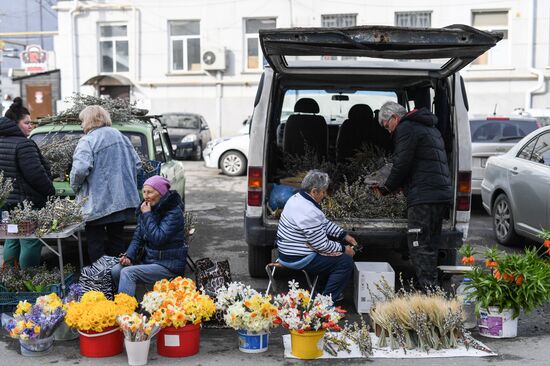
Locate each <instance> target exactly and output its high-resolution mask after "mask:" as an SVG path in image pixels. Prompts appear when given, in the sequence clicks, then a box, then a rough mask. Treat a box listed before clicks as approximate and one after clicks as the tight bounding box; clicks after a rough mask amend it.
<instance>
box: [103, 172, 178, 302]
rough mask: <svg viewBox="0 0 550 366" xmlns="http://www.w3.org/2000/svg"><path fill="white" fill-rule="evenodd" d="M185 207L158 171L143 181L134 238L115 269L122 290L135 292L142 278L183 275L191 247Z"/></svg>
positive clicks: (117, 281)
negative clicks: (157, 173)
mask: <svg viewBox="0 0 550 366" xmlns="http://www.w3.org/2000/svg"><path fill="white" fill-rule="evenodd" d="M183 210H184V207H183V202H182V201H181V197H180V195H179V194H178V192H176V191H171V190H170V182H169V181H168V179H166V178H164V177H161V176H158V175H155V176H153V177H151V178H149V179H147V180H146V181H145V183H143V203H142V204H141V206H140V208H139V210H138V224H137V227H136V231H135V233H134V238H133V239H132V242H131V243H130V246H129V247H128V251H127V252H126V253H124V255H122V256H121V257H120V264H118V265H117V266H115V267H113V269H112V270H111V274H112V276H113V282H114V283H115V285H118V291H119V292H124V293H126V294H128V295H131V296H134V295H135V292H136V284H137V283H138V282H142V283H154V282H156V281H158V280H161V279H163V278H166V279H170V278H172V277H177V276H183V274H184V270H185V263H186V258H187V250H188V246H187V244H186V243H185V220H184V218H183ZM140 253H142V257H143V258H140ZM138 263H141V264H138Z"/></svg>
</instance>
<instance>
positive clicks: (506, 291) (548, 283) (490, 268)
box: [467, 246, 550, 318]
mask: <svg viewBox="0 0 550 366" xmlns="http://www.w3.org/2000/svg"><path fill="white" fill-rule="evenodd" d="M544 248H545V247H544V246H542V247H541V249H544ZM539 250H540V249H539ZM539 250H537V249H535V248H528V249H525V251H524V253H518V254H505V253H502V252H499V251H498V250H496V249H491V250H489V251H487V253H486V257H487V259H488V260H487V261H486V262H485V268H482V267H478V266H476V267H474V268H473V269H472V271H471V272H470V273H469V274H468V277H469V278H470V279H471V281H470V282H469V284H468V285H467V288H469V289H472V292H471V297H472V298H475V301H476V308H477V310H478V311H479V308H480V307H482V308H485V309H487V308H488V307H489V306H496V307H498V308H499V311H502V310H504V309H512V310H513V312H514V318H515V317H518V316H519V313H520V311H521V309H523V310H524V311H525V312H526V313H528V312H530V311H531V310H533V309H534V308H535V307H537V306H540V305H541V304H543V303H544V302H545V301H549V300H550V266H548V263H547V262H548V260H547V259H545V258H544V257H543V256H544V253H543V254H542V255H540V254H539Z"/></svg>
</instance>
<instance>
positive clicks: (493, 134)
mask: <svg viewBox="0 0 550 366" xmlns="http://www.w3.org/2000/svg"><path fill="white" fill-rule="evenodd" d="M539 127H540V125H539V124H538V122H537V120H536V119H534V118H524V117H511V118H509V117H496V116H491V117H486V118H472V119H470V133H471V136H472V194H473V195H480V194H481V181H482V180H483V174H484V171H485V165H486V164H487V159H488V158H489V157H491V156H495V155H500V154H504V153H505V152H507V151H508V150H510V149H511V148H512V146H514V145H515V144H516V143H517V142H518V141H519V140H521V139H522V138H524V137H525V136H527V135H528V134H529V133H531V132H533V131H534V130H536V129H537V128H539Z"/></svg>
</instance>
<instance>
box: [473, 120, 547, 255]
mask: <svg viewBox="0 0 550 366" xmlns="http://www.w3.org/2000/svg"><path fill="white" fill-rule="evenodd" d="M481 198H482V200H483V207H484V208H485V210H487V212H489V214H491V215H492V216H493V230H494V232H495V236H496V239H497V241H498V242H499V243H501V244H502V245H513V244H515V243H518V241H519V240H521V238H520V237H525V238H530V239H533V240H538V241H541V239H539V238H538V235H539V234H540V232H541V230H542V229H550V215H549V207H550V206H549V204H550V126H546V127H543V128H540V129H537V130H535V131H533V132H531V133H530V134H529V135H527V136H526V137H524V138H523V139H522V140H521V141H519V142H518V143H517V144H516V145H514V146H513V147H512V148H511V149H510V150H509V151H508V152H507V153H505V154H502V155H499V156H493V157H490V158H489V159H488V160H487V166H486V168H485V178H484V179H483V181H482V183H481Z"/></svg>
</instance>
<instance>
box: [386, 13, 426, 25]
mask: <svg viewBox="0 0 550 366" xmlns="http://www.w3.org/2000/svg"><path fill="white" fill-rule="evenodd" d="M395 25H396V26H398V27H410V28H430V27H431V26H432V12H431V11H400V12H396V13H395Z"/></svg>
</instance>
